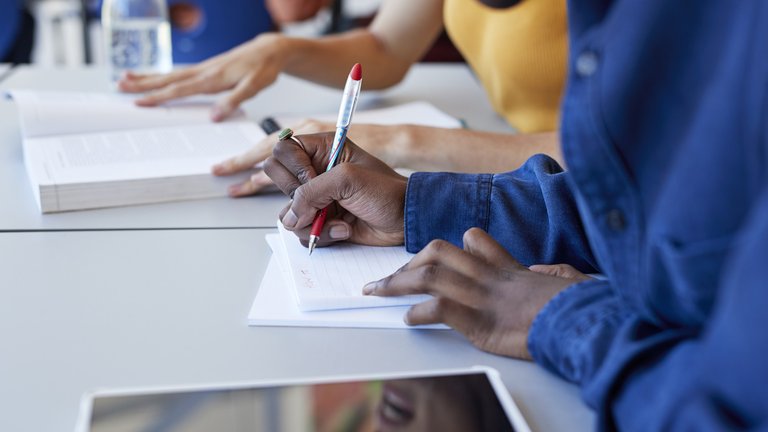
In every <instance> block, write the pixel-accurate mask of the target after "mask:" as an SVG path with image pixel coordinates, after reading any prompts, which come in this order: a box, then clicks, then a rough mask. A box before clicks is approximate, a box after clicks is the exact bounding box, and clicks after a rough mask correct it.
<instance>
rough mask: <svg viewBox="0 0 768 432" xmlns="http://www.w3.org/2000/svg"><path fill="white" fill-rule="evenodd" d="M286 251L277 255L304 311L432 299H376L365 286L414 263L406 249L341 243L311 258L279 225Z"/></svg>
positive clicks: (396, 304) (401, 297)
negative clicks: (287, 273) (365, 292)
mask: <svg viewBox="0 0 768 432" xmlns="http://www.w3.org/2000/svg"><path fill="white" fill-rule="evenodd" d="M278 229H279V231H280V234H279V235H280V239H281V240H282V241H281V244H282V246H283V248H284V249H283V250H281V251H278V252H276V253H275V255H277V259H278V260H279V261H281V262H283V263H284V264H285V266H286V267H287V268H288V269H289V274H290V277H291V279H292V282H293V283H292V286H293V293H294V296H295V299H296V304H297V305H298V307H299V309H300V310H302V311H311V310H329V309H352V308H371V307H386V306H403V305H412V304H416V303H421V302H423V301H425V300H428V299H430V298H431V297H430V296H427V295H410V296H400V297H376V296H366V295H363V286H365V284H367V283H368V282H372V281H375V280H378V279H381V278H383V277H386V276H389V275H391V274H392V273H394V272H395V271H396V270H397V269H399V268H400V267H402V266H404V265H405V264H406V263H408V261H410V260H411V258H412V257H413V254H410V253H408V252H406V250H405V247H402V246H396V247H372V246H363V245H356V244H352V243H339V244H336V245H333V247H327V248H317V249H315V251H314V252H313V253H312V256H310V255H309V252H308V250H307V248H305V247H304V246H302V245H301V243H300V242H299V239H298V238H297V237H296V235H294V234H293V233H292V232H290V231H287V230H286V229H285V228H283V226H282V224H280V223H278Z"/></svg>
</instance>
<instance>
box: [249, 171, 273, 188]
mask: <svg viewBox="0 0 768 432" xmlns="http://www.w3.org/2000/svg"><path fill="white" fill-rule="evenodd" d="M271 182H272V179H270V178H269V176H267V174H266V173H264V171H262V172H258V173H256V174H254V175H252V176H251V183H253V184H254V185H257V186H261V185H267V184H269V183H271Z"/></svg>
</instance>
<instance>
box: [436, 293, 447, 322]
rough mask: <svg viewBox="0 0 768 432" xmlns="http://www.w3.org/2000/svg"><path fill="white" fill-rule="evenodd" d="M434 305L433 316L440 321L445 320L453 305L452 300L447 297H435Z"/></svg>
mask: <svg viewBox="0 0 768 432" xmlns="http://www.w3.org/2000/svg"><path fill="white" fill-rule="evenodd" d="M434 305H435V306H434V307H433V308H432V316H433V317H435V318H436V319H437V320H439V321H445V316H446V313H447V311H448V310H449V309H450V307H451V301H450V300H448V299H447V298H445V297H438V298H437V299H435V303H434Z"/></svg>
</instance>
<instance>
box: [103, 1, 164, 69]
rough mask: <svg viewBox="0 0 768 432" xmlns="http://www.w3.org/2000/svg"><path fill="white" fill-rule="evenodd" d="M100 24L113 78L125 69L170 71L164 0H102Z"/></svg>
mask: <svg viewBox="0 0 768 432" xmlns="http://www.w3.org/2000/svg"><path fill="white" fill-rule="evenodd" d="M101 23H102V26H103V28H104V40H105V41H106V47H105V48H106V54H107V55H106V57H107V61H108V63H109V66H110V69H111V76H112V80H113V81H116V80H117V79H119V78H120V76H122V74H123V73H124V72H125V71H134V72H138V73H153V72H169V71H170V70H171V68H172V66H173V61H172V59H171V26H170V24H168V7H167V5H166V3H165V0H104V3H103V5H102V8H101Z"/></svg>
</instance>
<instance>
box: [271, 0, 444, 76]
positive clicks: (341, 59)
mask: <svg viewBox="0 0 768 432" xmlns="http://www.w3.org/2000/svg"><path fill="white" fill-rule="evenodd" d="M442 7H443V2H442V0H419V1H417V2H414V1H408V0H387V1H385V2H384V3H383V4H382V5H381V8H380V9H379V11H378V13H377V14H376V18H375V19H374V20H373V22H372V23H371V25H370V26H369V27H368V28H366V29H364V30H354V31H350V32H346V33H342V34H339V35H334V36H327V37H323V38H318V39H298V38H289V37H285V36H284V37H283V40H282V42H281V45H282V47H281V50H280V52H281V53H283V54H284V55H285V56H286V58H285V60H284V61H285V63H284V65H285V66H284V69H283V70H284V71H285V72H287V73H289V74H292V75H296V76H299V77H302V78H305V79H308V80H311V81H314V82H316V83H319V84H324V85H329V86H334V87H342V86H343V85H344V80H345V78H346V76H347V73H348V72H349V68H350V67H351V66H352V65H353V64H355V63H360V64H362V65H363V71H364V77H365V88H366V89H381V88H385V87H389V86H392V85H394V84H397V83H398V82H399V81H400V80H401V79H402V78H403V76H405V73H406V72H407V71H408V68H410V66H411V65H412V64H413V63H415V62H417V61H418V60H419V59H420V58H421V57H422V56H423V55H424V53H426V51H427V50H428V49H429V47H430V46H432V43H433V42H434V40H435V39H436V38H437V35H438V34H439V33H440V31H441V30H442V28H443V20H442Z"/></svg>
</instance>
